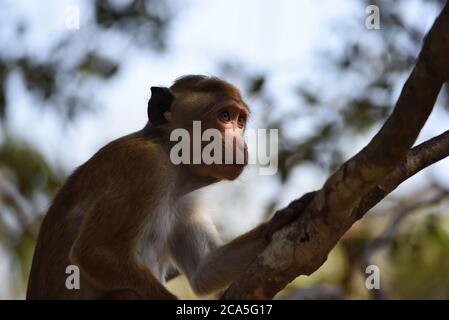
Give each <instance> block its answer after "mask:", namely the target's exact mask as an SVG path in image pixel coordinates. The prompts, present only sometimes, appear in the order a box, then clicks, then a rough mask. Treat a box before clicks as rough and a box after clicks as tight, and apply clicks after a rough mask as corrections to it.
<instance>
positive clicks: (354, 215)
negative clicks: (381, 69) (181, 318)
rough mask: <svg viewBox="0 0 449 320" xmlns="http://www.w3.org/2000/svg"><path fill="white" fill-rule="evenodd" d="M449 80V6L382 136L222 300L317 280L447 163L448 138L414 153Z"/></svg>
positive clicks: (343, 170)
mask: <svg viewBox="0 0 449 320" xmlns="http://www.w3.org/2000/svg"><path fill="white" fill-rule="evenodd" d="M448 78H449V4H447V3H446V5H445V7H444V9H443V11H442V12H441V14H440V15H439V17H438V18H437V19H436V21H435V23H434V25H433V26H432V28H431V30H430V32H429V33H428V35H427V36H426V38H425V41H424V45H423V48H422V50H421V53H420V55H419V57H418V60H417V62H416V65H415V67H414V68H413V71H412V73H411V74H410V76H409V78H408V80H407V82H406V83H405V85H404V88H403V90H402V92H401V95H400V97H399V99H398V101H397V103H396V106H395V108H394V110H393V112H392V114H391V115H390V117H389V118H388V119H387V121H386V122H385V124H384V125H383V127H382V128H381V130H380V131H379V132H378V133H377V134H376V135H375V137H374V138H373V139H372V140H371V141H370V143H369V144H368V145H367V146H366V147H365V148H364V149H362V150H361V151H360V152H359V153H358V154H356V155H355V156H354V157H353V158H351V159H350V160H348V161H347V162H345V163H344V164H343V165H342V166H341V167H340V168H339V169H338V170H337V171H336V172H335V173H334V174H333V175H331V177H330V178H329V179H328V180H327V181H326V183H325V184H324V186H323V187H322V188H321V189H320V190H319V191H318V192H317V194H316V196H315V197H314V199H313V200H312V202H311V204H310V205H309V206H308V207H307V208H306V210H305V211H304V212H303V213H302V214H301V215H300V216H299V219H298V220H297V221H295V222H294V223H292V224H291V225H289V226H287V227H285V228H284V229H282V230H280V231H279V232H277V233H276V234H275V235H274V237H273V241H272V242H271V244H270V245H269V246H268V248H267V249H266V250H265V251H264V252H263V253H262V254H260V255H259V256H258V257H257V258H256V259H255V260H254V261H253V262H252V263H251V264H250V265H249V266H248V268H247V269H246V270H245V272H243V273H242V274H241V275H240V276H239V277H238V279H236V281H234V283H233V284H231V286H230V287H229V289H228V290H227V291H226V292H225V293H224V295H223V297H222V298H223V299H269V298H272V297H273V296H274V295H275V294H276V293H277V292H279V291H280V290H281V289H282V288H283V287H285V285H287V284H288V283H289V282H291V281H292V280H293V279H294V278H296V277H297V276H299V275H309V274H311V273H312V272H314V271H315V270H316V269H318V268H319V267H320V266H321V265H322V264H323V263H324V261H326V259H327V255H328V253H329V252H330V250H331V249H332V248H333V247H334V246H335V245H336V244H337V242H338V240H339V239H340V238H341V236H342V235H343V234H344V233H345V232H346V230H348V229H349V227H350V226H351V225H352V224H353V223H354V222H355V221H356V220H358V219H359V218H360V217H362V216H363V214H364V213H365V212H366V211H368V210H369V209H370V208H371V207H372V206H374V205H375V204H376V203H378V202H379V201H380V200H381V199H383V198H384V197H385V196H386V195H387V194H388V193H389V192H391V191H392V190H394V188H396V186H397V185H399V184H400V183H401V182H402V181H404V180H405V179H407V178H408V177H410V176H411V175H412V174H414V173H416V172H417V171H419V170H421V169H422V168H424V167H425V166H427V165H429V164H431V163H433V162H435V161H438V160H439V159H441V158H439V157H438V156H437V155H436V154H438V151H435V150H437V149H438V148H437V147H436V146H435V145H434V147H435V149H434V150H432V144H436V145H437V146H438V145H439V146H441V145H440V144H439V143H442V144H443V147H445V149H443V150H440V149H438V150H440V151H441V152H440V153H439V155H440V156H447V154H446V153H447V152H448V150H449V147H448V144H447V143H448V139H447V138H448V137H447V136H448V134H447V132H446V133H445V134H443V135H442V136H439V137H437V138H435V139H437V140H436V141H435V140H434V139H432V140H430V141H428V143H429V144H428V145H427V146H426V145H421V146H418V147H417V148H415V149H413V150H412V151H410V152H412V153H410V152H409V150H410V148H411V147H412V145H413V143H414V142H415V140H416V138H417V136H418V134H419V132H420V131H421V129H422V127H423V125H424V123H425V122H426V121H427V118H428V116H429V115H430V113H431V111H432V109H433V106H434V104H435V101H436V99H437V97H438V94H439V92H440V90H441V87H442V85H443V83H444V81H446V80H447V79H448ZM438 138H440V139H438ZM441 139H442V140H443V142H442V141H441ZM432 159H433V160H435V161H433V162H432ZM436 159H438V160H436ZM401 161H402V162H401ZM413 172H414V173H413ZM387 175H388V178H386V177H387ZM401 179H402V180H401ZM286 209H288V207H287V208H286ZM284 210H285V209H284ZM298 214H299V213H298Z"/></svg>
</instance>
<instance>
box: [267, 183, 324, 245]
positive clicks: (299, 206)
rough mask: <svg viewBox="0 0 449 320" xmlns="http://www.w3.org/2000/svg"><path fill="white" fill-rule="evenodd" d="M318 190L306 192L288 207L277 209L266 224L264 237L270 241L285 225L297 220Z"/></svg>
mask: <svg viewBox="0 0 449 320" xmlns="http://www.w3.org/2000/svg"><path fill="white" fill-rule="evenodd" d="M316 193H317V191H312V192H309V193H306V194H304V195H303V196H302V197H301V198H299V199H297V200H295V201H293V202H292V203H290V204H289V205H288V207H286V208H284V209H282V210H278V211H276V213H275V214H274V216H273V217H272V218H271V220H270V221H268V223H267V224H266V226H265V230H264V237H265V239H266V240H267V241H268V242H270V241H271V238H272V236H273V234H274V233H275V232H276V231H278V230H280V229H282V228H283V227H284V226H286V225H288V224H290V223H292V222H293V221H295V220H296V219H297V218H299V216H300V215H301V214H302V213H303V211H304V210H305V209H306V207H307V206H308V205H309V203H310V202H311V201H312V199H313V198H314V197H315V194H316Z"/></svg>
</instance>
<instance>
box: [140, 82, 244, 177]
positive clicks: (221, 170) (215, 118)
mask: <svg viewBox="0 0 449 320" xmlns="http://www.w3.org/2000/svg"><path fill="white" fill-rule="evenodd" d="M248 116H249V109H248V106H247V105H246V104H245V102H244V101H243V99H242V97H241V95H240V91H239V90H238V89H237V88H236V87H234V86H233V85H231V84H230V83H228V82H226V81H223V80H221V79H218V78H214V77H206V76H201V75H188V76H184V77H182V78H179V79H177V80H176V81H175V82H174V84H173V85H172V86H171V87H170V88H166V87H152V88H151V99H150V101H149V102H148V118H149V122H150V123H151V125H152V126H164V127H167V128H168V129H169V130H170V131H173V130H175V129H184V130H185V131H186V132H188V133H189V135H190V148H189V150H190V152H189V155H187V158H188V159H189V164H188V167H189V169H190V170H192V172H193V173H194V174H195V175H199V176H207V177H213V178H216V179H219V180H222V179H226V180H234V179H236V178H237V177H238V176H239V175H240V174H241V173H242V171H243V168H244V167H245V165H246V163H247V158H248V155H247V146H246V143H245V141H244V139H243V134H244V131H245V128H246V122H247V119H248ZM194 121H195V124H194ZM196 121H200V122H196ZM199 124H201V128H200V129H199ZM209 129H212V130H209ZM198 130H199V132H198ZM198 140H199V141H198ZM214 141H215V142H216V143H217V142H218V143H219V145H218V146H219V147H218V148H217V147H215V148H214V144H213V142H214ZM215 146H217V144H215ZM184 151H186V150H184Z"/></svg>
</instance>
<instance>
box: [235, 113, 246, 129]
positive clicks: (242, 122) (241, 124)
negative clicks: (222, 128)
mask: <svg viewBox="0 0 449 320" xmlns="http://www.w3.org/2000/svg"><path fill="white" fill-rule="evenodd" d="M237 124H238V125H239V127H240V128H243V127H244V126H245V125H246V118H245V117H244V116H239V119H238V120H237Z"/></svg>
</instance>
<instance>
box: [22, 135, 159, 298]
mask: <svg viewBox="0 0 449 320" xmlns="http://www.w3.org/2000/svg"><path fill="white" fill-rule="evenodd" d="M142 139H144V138H143V137H142V135H141V133H140V132H138V133H135V134H132V135H129V136H125V137H122V138H120V139H117V140H115V141H113V142H111V143H109V144H107V145H106V146H105V147H103V148H102V149H100V150H99V151H98V152H97V153H96V154H95V155H94V156H93V157H92V158H91V159H89V160H88V161H87V162H86V163H85V164H83V165H82V166H80V167H79V168H78V169H76V170H75V172H74V173H73V174H72V175H70V177H69V178H68V179H67V181H66V182H65V184H64V185H63V186H62V188H61V189H60V190H59V192H58V193H57V195H56V196H55V199H54V201H53V203H52V205H51V206H50V208H49V210H48V212H47V214H46V216H45V217H44V219H43V222H42V225H41V227H40V232H39V236H38V240H37V243H36V248H35V252H34V256H33V262H32V266H31V271H30V276H29V282H28V288H27V295H26V298H27V299H82V298H95V297H96V296H98V295H100V294H101V293H100V292H98V291H97V290H94V289H93V288H92V287H91V286H89V284H88V282H87V281H85V280H84V279H82V277H81V283H82V288H81V289H80V290H68V289H67V288H66V286H65V283H66V278H67V277H68V274H66V273H65V271H66V268H67V266H69V265H71V262H70V259H69V254H70V250H71V248H72V245H73V243H74V241H75V240H76V238H77V235H78V233H79V230H80V226H81V223H82V221H83V218H84V215H85V212H86V211H87V210H89V208H90V207H92V205H93V202H94V201H95V199H97V198H98V196H99V195H100V196H101V194H105V193H107V192H108V191H110V190H111V189H113V188H116V187H117V184H118V185H120V184H121V182H120V181H116V179H117V172H121V171H123V177H122V179H126V172H125V171H126V170H125V168H126V166H127V161H128V158H129V157H133V156H143V157H145V156H146V150H145V149H146V148H148V149H151V148H154V147H155V144H153V143H151V141H148V139H146V140H145V144H143V146H142V144H138V143H135V142H136V141H140V142H142V141H143V140H142ZM139 148H140V149H142V150H140V149H139ZM123 149H125V150H126V153H124V152H120V151H123ZM120 153H124V154H127V155H128V158H125V159H122V160H123V161H120V159H117V154H120ZM110 159H114V160H115V161H110ZM149 160H150V159H149ZM136 169H137V170H139V168H136ZM145 169H148V168H145Z"/></svg>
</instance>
